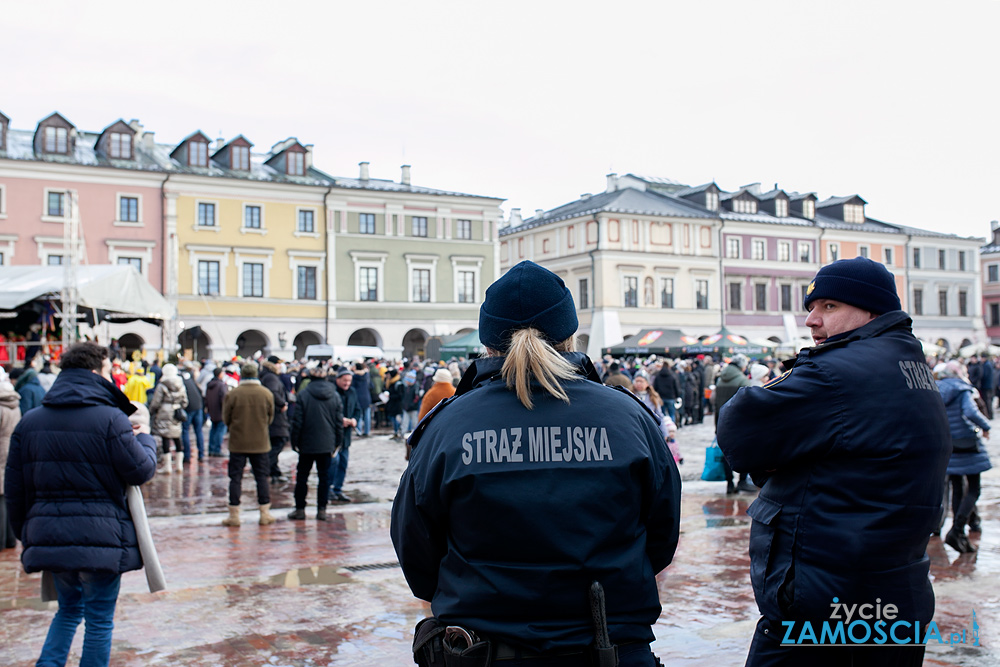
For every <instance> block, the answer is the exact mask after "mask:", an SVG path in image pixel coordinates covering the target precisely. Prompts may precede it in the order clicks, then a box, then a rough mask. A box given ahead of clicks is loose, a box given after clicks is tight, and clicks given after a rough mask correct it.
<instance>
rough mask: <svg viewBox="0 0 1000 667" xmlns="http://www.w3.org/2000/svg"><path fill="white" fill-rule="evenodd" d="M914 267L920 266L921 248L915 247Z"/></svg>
mask: <svg viewBox="0 0 1000 667" xmlns="http://www.w3.org/2000/svg"><path fill="white" fill-rule="evenodd" d="M913 268H915V269H919V268H920V248H914V249H913Z"/></svg>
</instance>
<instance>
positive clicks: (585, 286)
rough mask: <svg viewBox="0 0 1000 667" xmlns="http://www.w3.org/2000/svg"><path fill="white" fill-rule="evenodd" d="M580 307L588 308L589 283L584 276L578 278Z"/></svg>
mask: <svg viewBox="0 0 1000 667" xmlns="http://www.w3.org/2000/svg"><path fill="white" fill-rule="evenodd" d="M579 286H580V308H581V309H585V308H590V283H589V282H588V280H587V279H586V278H581V279H580V283H579Z"/></svg>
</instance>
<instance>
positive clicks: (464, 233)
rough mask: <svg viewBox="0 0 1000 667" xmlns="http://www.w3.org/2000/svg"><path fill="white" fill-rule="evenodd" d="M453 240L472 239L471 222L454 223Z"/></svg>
mask: <svg viewBox="0 0 1000 667" xmlns="http://www.w3.org/2000/svg"><path fill="white" fill-rule="evenodd" d="M455 238H458V239H471V238H472V220H456V221H455Z"/></svg>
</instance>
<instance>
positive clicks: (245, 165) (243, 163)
mask: <svg viewBox="0 0 1000 667" xmlns="http://www.w3.org/2000/svg"><path fill="white" fill-rule="evenodd" d="M230 150H231V151H232V153H230V158H231V160H232V166H231V168H232V169H234V170H237V171H250V147H249V146H233V147H232V148H231V149H230Z"/></svg>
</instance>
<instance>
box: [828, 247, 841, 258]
mask: <svg viewBox="0 0 1000 667" xmlns="http://www.w3.org/2000/svg"><path fill="white" fill-rule="evenodd" d="M827 248H828V249H829V250H830V261H831V262H836V261H837V260H838V259H840V244H839V243H831V244H830V245H828V246H827Z"/></svg>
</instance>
